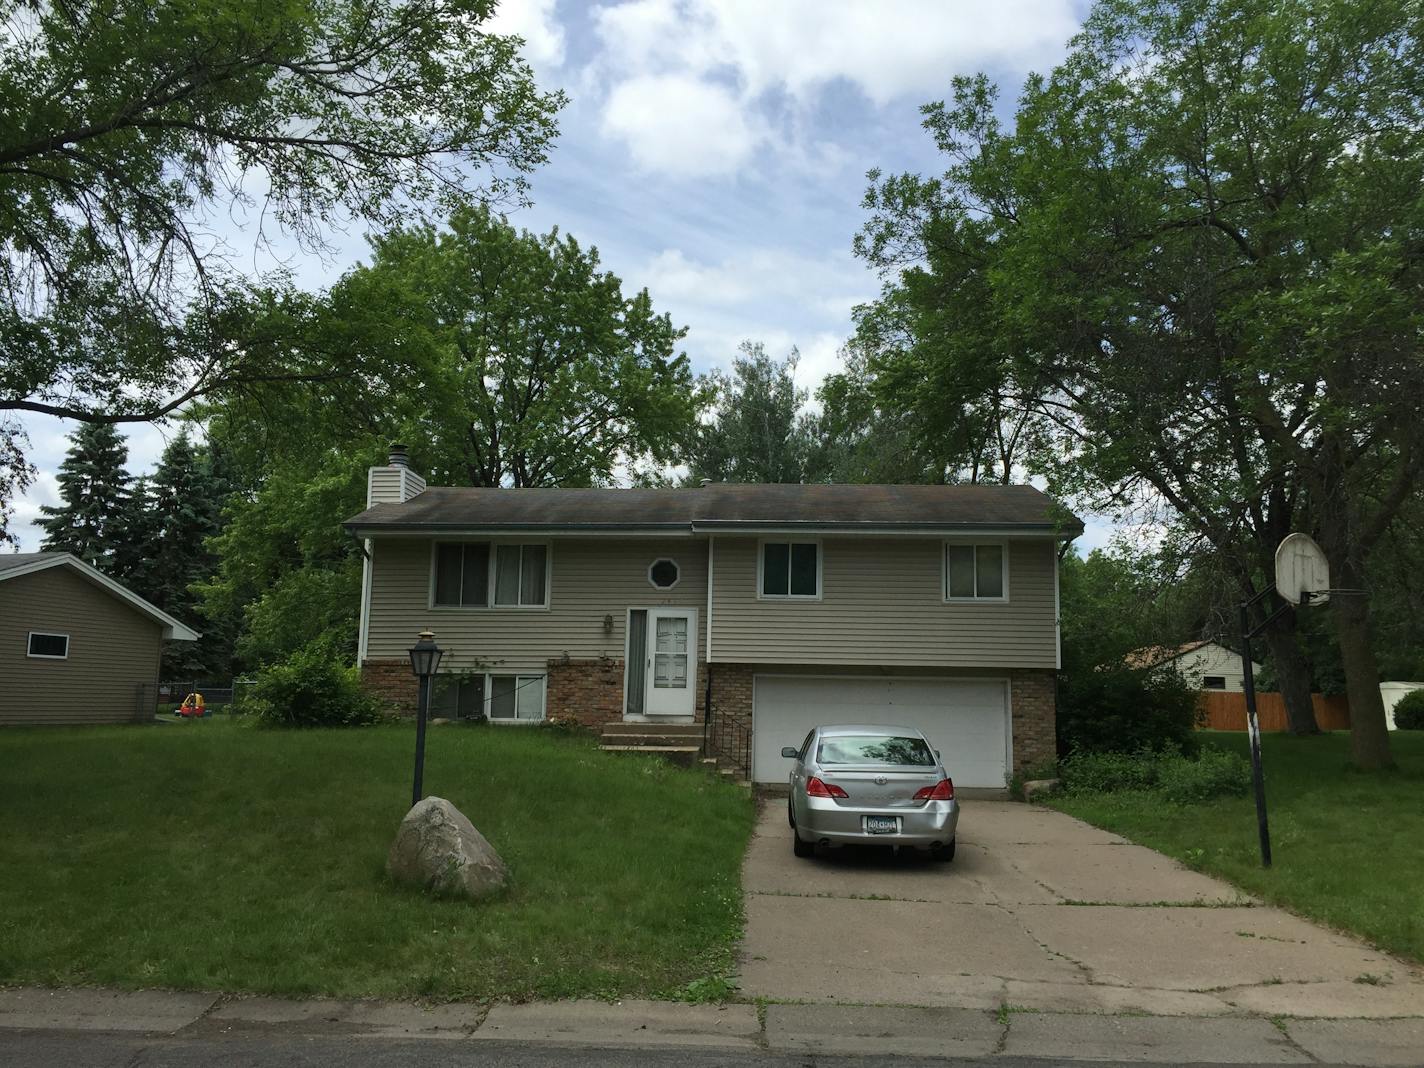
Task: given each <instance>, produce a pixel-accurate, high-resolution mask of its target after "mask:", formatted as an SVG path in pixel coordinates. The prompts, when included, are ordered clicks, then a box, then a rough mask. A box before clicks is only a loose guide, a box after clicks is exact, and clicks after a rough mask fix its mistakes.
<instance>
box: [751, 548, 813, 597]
mask: <svg viewBox="0 0 1424 1068" xmlns="http://www.w3.org/2000/svg"><path fill="white" fill-rule="evenodd" d="M761 595H762V596H763V597H819V596H821V546H820V545H819V544H818V543H817V542H814V541H764V542H762V543H761Z"/></svg>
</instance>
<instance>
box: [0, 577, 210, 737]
mask: <svg viewBox="0 0 1424 1068" xmlns="http://www.w3.org/2000/svg"><path fill="white" fill-rule="evenodd" d="M197 638H198V634H197V632H196V631H193V630H190V629H189V628H188V627H185V626H184V625H183V624H182V623H180V622H178V620H176V619H174V618H173V617H172V616H170V615H168V614H166V613H164V612H162V611H160V610H159V609H158V608H155V607H154V606H153V605H151V604H149V603H148V602H147V601H145V600H144V599H143V598H142V597H139V596H138V595H137V594H135V593H133V592H132V591H130V590H127V589H125V588H124V587H123V586H121V585H119V584H118V583H117V582H115V581H114V580H113V579H111V578H109V577H108V576H106V575H103V574H101V573H100V572H99V571H97V570H95V569H94V568H92V567H90V566H89V565H88V564H86V563H84V562H83V561H82V560H80V559H78V558H77V557H74V556H71V555H69V554H68V553H17V554H15V555H12V556H0V724H20V723H126V722H131V721H134V720H152V719H153V712H154V706H153V703H152V702H153V700H154V696H155V693H156V690H157V686H158V661H159V656H160V655H161V653H162V649H163V642H164V641H166V640H171V641H196V640H197Z"/></svg>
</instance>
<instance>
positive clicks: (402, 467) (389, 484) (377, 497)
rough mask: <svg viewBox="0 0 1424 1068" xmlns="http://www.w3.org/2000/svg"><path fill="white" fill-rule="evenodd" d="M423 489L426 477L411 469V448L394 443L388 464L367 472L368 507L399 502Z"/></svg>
mask: <svg viewBox="0 0 1424 1068" xmlns="http://www.w3.org/2000/svg"><path fill="white" fill-rule="evenodd" d="M423 489H425V479H423V478H421V477H420V476H419V475H417V474H416V473H415V472H414V471H412V470H411V469H410V450H409V449H407V448H406V446H404V445H395V444H393V445H392V446H391V451H390V459H389V460H388V461H387V463H386V466H384V467H373V468H371V470H370V471H368V472H367V473H366V507H368V508H369V507H370V506H371V505H373V504H399V503H401V502H402V501H408V500H410V499H411V498H412V497H414V496H415V495H416V494H417V493H419V492H420V491H421V490H423Z"/></svg>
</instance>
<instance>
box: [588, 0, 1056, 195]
mask: <svg viewBox="0 0 1424 1068" xmlns="http://www.w3.org/2000/svg"><path fill="white" fill-rule="evenodd" d="M594 25H595V28H596V30H597V33H598V36H599V38H600V40H601V42H602V44H603V55H602V57H601V58H600V60H599V61H598V64H597V65H598V66H599V67H600V68H601V70H602V73H603V76H604V79H605V80H606V81H607V82H608V83H609V84H611V85H612V87H613V88H612V89H611V91H610V93H609V97H608V104H607V111H606V114H609V115H611V114H612V110H613V107H614V105H615V103H616V104H617V106H618V108H619V109H620V117H619V121H618V122H617V123H616V124H612V125H611V126H610V132H612V133H614V134H616V135H617V136H619V137H621V138H622V139H623V140H624V141H625V142H626V144H627V145H628V147H629V149H630V150H631V151H632V152H633V153H634V155H635V157H636V158H638V159H639V160H640V162H642V163H643V164H644V165H645V166H647V167H650V168H657V169H668V170H669V172H670V173H674V174H686V173H695V174H705V173H717V171H715V170H692V169H690V168H688V167H687V166H685V165H683V166H673V167H671V168H663V166H662V165H663V164H664V163H674V164H676V163H677V162H678V160H679V157H678V156H676V155H674V154H672V153H669V152H665V151H661V150H660V145H661V144H662V142H663V139H664V138H665V137H666V135H667V134H668V133H669V132H670V131H676V130H678V129H679V128H680V127H683V128H684V135H683V137H682V138H680V140H685V139H687V137H688V136H689V135H690V136H691V137H693V138H695V137H696V136H697V135H699V134H701V133H702V132H703V131H701V130H699V129H696V128H692V129H686V124H684V123H683V121H682V117H683V107H684V105H685V101H686V100H687V99H689V98H690V97H691V96H692V91H691V89H690V88H689V87H690V86H691V85H701V86H703V87H705V88H707V89H708V90H709V92H711V93H712V94H713V96H714V98H715V99H716V101H717V119H718V123H717V128H714V129H713V130H712V131H709V132H710V133H711V134H713V135H716V134H717V133H719V132H725V131H726V130H729V129H737V130H739V131H740V132H741V133H743V134H746V133H751V134H752V135H753V136H754V137H756V136H757V135H758V132H759V131H762V130H763V129H764V128H766V127H767V118H768V114H775V115H776V117H777V118H778V120H779V121H780V122H782V123H783V124H786V125H789V127H790V130H789V131H784V132H787V133H788V138H786V139H794V135H795V128H796V126H797V125H798V124H797V122H796V119H795V116H794V115H788V114H786V109H785V108H784V107H782V106H781V105H782V104H783V103H784V102H785V101H786V100H789V101H790V102H791V104H792V105H793V107H792V108H791V111H793V112H794V111H796V110H801V111H805V110H806V109H807V108H809V107H810V106H811V105H812V103H813V102H814V101H815V99H816V97H817V96H818V94H820V93H821V92H822V91H823V90H824V89H825V88H826V87H827V86H829V85H831V84H833V83H844V84H846V85H850V86H853V87H854V88H855V89H857V90H858V91H859V92H860V93H862V94H863V95H864V96H865V97H866V98H867V99H869V100H870V101H871V102H872V103H873V104H875V105H876V106H884V105H886V104H887V103H889V102H890V101H891V100H894V99H896V98H899V97H902V96H905V95H907V94H909V95H914V96H916V97H919V98H925V99H928V98H930V97H934V96H942V95H944V94H946V93H947V92H948V91H949V82H950V78H951V77H952V76H953V75H955V74H964V73H971V72H974V71H978V70H982V69H989V70H1005V71H1013V72H1023V71H1026V70H1028V69H1031V68H1039V69H1041V68H1045V67H1047V66H1049V65H1051V64H1052V63H1053V62H1054V61H1056V60H1057V59H1058V58H1059V57H1060V56H1061V55H1062V53H1063V48H1064V45H1065V43H1066V42H1067V40H1068V38H1069V37H1070V36H1071V35H1072V34H1073V33H1074V31H1075V30H1076V29H1077V25H1078V23H1077V19H1076V18H1075V16H1074V3H1073V0H995V2H993V3H969V2H966V0H879V2H877V3H850V2H843V0H842V2H834V0H833V2H829V3H828V2H826V0H777V2H776V3H771V4H768V3H765V0H628V2H626V3H617V4H610V5H607V6H604V7H600V8H598V9H596V10H595V12H594ZM655 78H674V79H676V85H677V88H678V91H677V92H676V93H675V94H671V95H661V94H656V95H652V96H646V97H643V98H642V99H641V101H640V105H641V106H640V107H638V108H637V109H630V108H629V107H628V97H627V88H628V87H629V86H630V85H641V86H643V87H645V88H646V87H650V86H655V85H657V84H659V83H657V82H655V81H650V80H649V79H655ZM733 109H735V110H737V111H739V112H740V113H741V115H742V122H741V123H740V124H737V123H734V122H732V121H731V119H730V118H729V115H728V113H729V112H730V111H731V110H733ZM688 117H689V118H692V119H694V120H695V119H696V117H697V116H695V115H693V116H688ZM738 144H739V145H741V144H742V142H740V141H739V142H738ZM751 147H752V146H747V147H745V148H744V151H745V152H746V153H749V152H750V148H751ZM699 158H706V157H699ZM725 169H728V168H723V170H725Z"/></svg>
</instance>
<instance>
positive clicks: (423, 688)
mask: <svg viewBox="0 0 1424 1068" xmlns="http://www.w3.org/2000/svg"><path fill="white" fill-rule="evenodd" d="M443 654H444V650H443V649H441V648H440V646H438V645H436V644H435V635H434V633H433V632H431V631H428V630H423V631H421V632H420V635H419V636H418V638H417V640H416V643H415V644H414V645H413V646H411V648H410V670H411V672H412V673H414V675H415V677H416V678H417V679H419V680H420V682H419V691H418V693H417V697H416V708H415V781H414V782H413V783H412V784H411V791H410V805H411V807H412V808H414V807H415V806H416V805H418V804H419V803H420V799H421V797H422V796H423V795H424V793H425V790H424V782H423V780H424V777H425V719H426V716H427V715H428V714H429V712H430V680H431V679H432V678H433V677H434V676H435V672H436V671H438V670H439V668H440V657H441V656H442V655H443Z"/></svg>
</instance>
